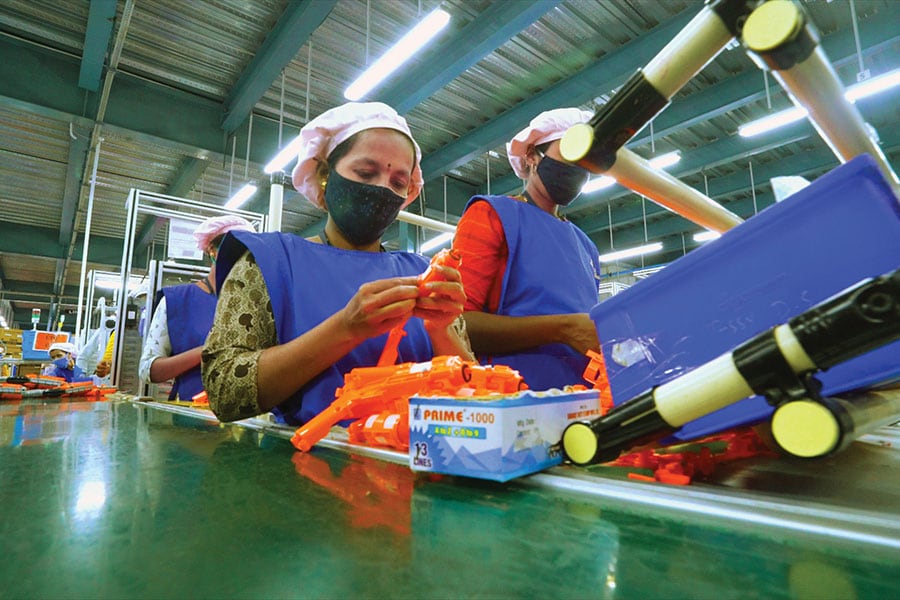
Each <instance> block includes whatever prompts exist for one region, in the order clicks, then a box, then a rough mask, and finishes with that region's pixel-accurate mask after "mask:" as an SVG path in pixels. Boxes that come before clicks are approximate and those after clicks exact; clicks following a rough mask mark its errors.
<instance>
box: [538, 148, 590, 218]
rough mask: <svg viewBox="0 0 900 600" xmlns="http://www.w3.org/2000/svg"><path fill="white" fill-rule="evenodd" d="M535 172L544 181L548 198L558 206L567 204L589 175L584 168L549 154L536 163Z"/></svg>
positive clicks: (577, 192)
mask: <svg viewBox="0 0 900 600" xmlns="http://www.w3.org/2000/svg"><path fill="white" fill-rule="evenodd" d="M537 173H538V175H539V176H540V178H541V181H543V182H544V187H545V188H546V189H547V193H548V194H550V199H551V200H553V201H554V202H555V203H556V204H559V205H560V206H568V205H569V204H570V203H571V202H572V200H574V199H575V198H577V197H578V194H580V193H581V188H582V187H584V184H586V183H587V181H588V178H589V177H590V176H591V174H590V173H588V172H587V171H586V170H585V169H582V168H581V167H577V166H575V165H570V164H567V163H564V162H561V161H558V160H556V159H553V158H550V157H549V156H543V157H542V158H541V162H539V163H538V166H537Z"/></svg>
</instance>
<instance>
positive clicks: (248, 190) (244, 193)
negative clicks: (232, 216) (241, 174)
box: [225, 183, 257, 210]
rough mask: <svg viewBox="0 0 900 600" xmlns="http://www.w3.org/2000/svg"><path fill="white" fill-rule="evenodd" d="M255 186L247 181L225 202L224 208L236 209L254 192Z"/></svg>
mask: <svg viewBox="0 0 900 600" xmlns="http://www.w3.org/2000/svg"><path fill="white" fill-rule="evenodd" d="M256 189H257V188H256V186H255V185H253V184H252V183H247V184H245V185H244V187H242V188H241V189H239V190H238V191H237V192H236V193H235V194H234V196H232V197H231V199H230V200H229V201H228V202H226V203H225V208H228V209H232V210H233V209H236V208H240V207H242V206H243V205H244V204H245V203H246V202H247V200H249V199H250V198H252V197H253V194H255V193H256Z"/></svg>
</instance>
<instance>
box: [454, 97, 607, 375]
mask: <svg viewBox="0 0 900 600" xmlns="http://www.w3.org/2000/svg"><path fill="white" fill-rule="evenodd" d="M590 117H591V113H589V112H588V111H582V110H579V109H577V108H560V109H556V110H550V111H547V112H544V113H542V114H540V115H538V116H537V117H535V118H534V119H533V120H532V121H531V123H530V124H529V126H528V127H526V128H525V129H524V130H522V131H521V132H520V133H518V134H517V135H516V136H515V137H514V138H513V140H512V141H511V142H510V143H509V144H507V153H508V155H509V162H510V164H511V165H512V167H513V170H514V171H515V172H516V175H518V176H519V177H520V178H521V179H523V180H524V181H525V190H524V192H523V193H522V194H521V195H520V196H475V197H473V198H472V199H471V200H470V201H469V203H468V205H467V206H466V210H465V212H464V213H463V216H462V219H461V220H460V222H459V224H458V225H457V229H456V237H455V239H454V242H453V247H454V248H455V249H456V250H457V252H458V253H459V254H460V255H461V256H462V265H461V267H460V271H461V273H462V280H463V285H464V286H465V289H466V295H467V300H466V312H465V313H464V316H465V320H466V328H467V329H468V332H469V336H470V338H471V340H472V348H473V349H474V350H475V352H476V354H477V355H478V358H479V360H481V361H482V362H483V363H493V364H504V365H509V366H511V367H512V368H514V369H517V370H518V371H519V372H520V373H521V374H522V376H523V377H524V379H525V382H526V383H527V384H528V386H529V387H530V388H531V389H534V390H545V389H549V388H562V387H564V386H566V385H574V384H584V383H585V380H584V379H583V378H582V374H583V373H584V369H585V367H586V366H587V364H588V359H587V357H586V356H585V354H584V353H585V352H586V351H587V350H595V351H598V352H599V347H600V344H599V342H598V340H597V333H596V330H595V328H594V324H593V322H592V321H591V319H590V317H589V315H588V313H589V311H590V309H591V308H592V307H593V306H594V305H595V304H597V301H598V297H599V296H598V284H599V277H600V264H599V258H598V252H597V247H596V246H595V245H594V243H593V242H592V241H591V240H590V238H588V236H587V235H585V234H584V232H582V231H581V230H580V229H578V228H577V227H576V226H575V225H573V224H572V223H570V222H569V221H567V220H565V218H563V217H561V216H560V214H559V209H560V207H564V206H566V205H568V204H569V203H570V202H572V200H574V199H575V198H576V197H577V196H578V194H579V193H580V192H581V188H582V187H583V186H584V184H585V183H587V180H588V176H589V173H588V172H587V171H586V170H584V169H582V168H580V167H578V166H575V165H572V164H567V163H565V162H562V157H561V155H560V154H559V139H560V138H562V136H563V134H564V133H565V132H566V130H567V129H568V128H569V127H571V126H572V125H575V124H576V123H584V122H586V121H588V120H589V119H590Z"/></svg>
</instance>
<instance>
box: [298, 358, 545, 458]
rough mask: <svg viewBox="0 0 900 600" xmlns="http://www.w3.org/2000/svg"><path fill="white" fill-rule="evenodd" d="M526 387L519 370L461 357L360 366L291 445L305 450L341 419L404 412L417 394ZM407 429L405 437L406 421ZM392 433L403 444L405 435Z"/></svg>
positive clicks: (466, 393)
mask: <svg viewBox="0 0 900 600" xmlns="http://www.w3.org/2000/svg"><path fill="white" fill-rule="evenodd" d="M527 388H528V386H527V385H525V382H524V381H523V380H522V376H521V375H519V372H518V371H515V370H513V369H510V368H509V367H506V366H503V365H496V366H488V367H483V366H481V365H479V364H477V363H474V362H470V361H466V360H463V359H462V358H460V357H459V356H437V357H435V358H434V359H433V360H432V361H431V362H424V363H401V364H399V365H391V366H387V367H358V368H356V369H353V370H352V371H350V372H349V373H347V375H346V376H345V377H344V386H343V387H340V388H338V389H337V390H336V391H335V400H334V402H332V403H331V405H330V406H329V407H328V408H326V409H325V410H324V411H322V412H321V413H319V414H318V415H316V416H315V417H313V418H312V419H310V420H309V421H308V422H307V423H306V424H304V425H303V426H301V427H300V428H299V429H297V431H296V432H295V433H294V436H293V437H292V438H291V443H293V444H294V446H295V447H296V448H297V449H298V450H300V451H302V452H308V451H309V449H310V448H312V447H313V446H314V445H315V444H316V442H318V441H319V440H321V439H322V438H323V437H325V436H326V435H327V434H328V431H329V430H330V429H331V428H332V427H333V426H334V425H336V424H337V423H338V422H339V421H343V420H345V419H363V418H366V417H368V416H370V415H378V414H379V413H382V412H384V411H388V412H389V413H393V414H400V415H406V414H407V413H408V412H409V406H408V404H407V401H408V400H409V398H410V397H412V396H415V395H420V396H422V395H432V396H433V395H452V396H473V395H476V394H487V393H492V392H495V393H500V394H507V393H513V392H516V391H519V390H522V389H527ZM402 422H403V419H397V420H395V422H394V423H393V424H392V426H393V427H398V426H400V425H402ZM406 430H407V431H406V432H405V435H406V439H407V440H408V436H409V431H408V430H409V424H408V419H407V421H406ZM391 435H392V436H393V437H392V439H393V438H396V439H398V440H399V441H400V442H399V443H403V442H402V440H403V437H402V435H403V434H391ZM359 439H362V440H364V441H367V442H370V443H371V442H373V441H374V440H368V439H366V436H365V435H364V433H363V432H360V436H359ZM385 439H387V436H385ZM395 447H401V448H402V447H405V446H395Z"/></svg>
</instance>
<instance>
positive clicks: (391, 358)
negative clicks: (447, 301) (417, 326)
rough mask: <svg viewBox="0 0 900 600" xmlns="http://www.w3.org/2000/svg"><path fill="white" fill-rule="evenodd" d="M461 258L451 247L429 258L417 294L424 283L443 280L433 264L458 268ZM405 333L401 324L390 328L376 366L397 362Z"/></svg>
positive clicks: (423, 289) (420, 278)
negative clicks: (429, 260)
mask: <svg viewBox="0 0 900 600" xmlns="http://www.w3.org/2000/svg"><path fill="white" fill-rule="evenodd" d="M461 259H462V257H461V256H460V255H459V254H457V252H456V251H455V250H452V249H451V250H448V249H446V248H444V249H443V250H441V251H440V252H438V253H437V254H435V255H434V256H433V257H432V258H431V262H430V263H429V264H428V268H427V269H425V271H424V272H423V273H422V274H420V275H419V278H418V286H419V295H422V294H427V290H426V289H425V284H426V283H429V282H431V281H444V276H443V275H442V274H441V272H440V271H439V270H437V269H435V268H434V267H435V266H444V267H453V268H454V269H458V268H459V264H460V261H461ZM405 335H406V332H405V331H404V330H403V325H398V326H397V327H394V328H393V329H391V331H390V333H388V339H387V342H385V344H384V350H382V351H381V356H380V357H379V358H378V363H377V365H376V366H379V367H386V366H388V365H392V364H394V363H396V362H397V350H398V348H399V346H400V340H401V339H403V336H405Z"/></svg>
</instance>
